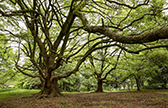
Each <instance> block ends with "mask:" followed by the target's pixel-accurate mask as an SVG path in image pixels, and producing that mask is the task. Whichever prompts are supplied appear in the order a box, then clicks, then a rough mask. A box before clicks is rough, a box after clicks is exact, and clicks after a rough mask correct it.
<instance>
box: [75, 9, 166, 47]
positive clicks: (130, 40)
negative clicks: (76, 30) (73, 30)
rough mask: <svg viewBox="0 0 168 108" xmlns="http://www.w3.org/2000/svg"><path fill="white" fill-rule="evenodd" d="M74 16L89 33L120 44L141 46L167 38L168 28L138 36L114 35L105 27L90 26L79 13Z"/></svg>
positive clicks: (113, 32) (114, 33)
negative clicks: (100, 35)
mask: <svg viewBox="0 0 168 108" xmlns="http://www.w3.org/2000/svg"><path fill="white" fill-rule="evenodd" d="M76 16H77V17H78V18H79V19H80V20H81V21H82V24H83V26H84V27H83V29H84V30H85V31H87V32H89V33H100V34H103V35H105V36H107V37H109V38H110V39H113V41H117V42H120V43H127V44H138V43H139V44H141V43H146V42H153V41H156V40H159V39H167V38H168V35H167V34H168V27H163V28H160V29H157V30H154V31H152V32H148V33H144V34H140V35H132V36H124V35H121V34H118V33H116V32H115V31H114V30H111V29H109V28H107V27H102V26H91V25H89V23H88V20H87V18H86V17H85V15H84V14H83V13H81V12H79V11H78V12H76Z"/></svg>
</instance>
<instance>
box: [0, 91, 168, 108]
mask: <svg viewBox="0 0 168 108" xmlns="http://www.w3.org/2000/svg"><path fill="white" fill-rule="evenodd" d="M164 92H167V93H165V94H161V93H157V91H153V92H152V91H150V92H149V91H148V92H147V91H146V92H144V91H143V92H142V91H140V92H108V93H67V94H64V95H63V97H54V98H45V99H34V98H32V97H25V98H20V97H18V98H16V97H15V98H13V99H6V100H0V108H168V91H164Z"/></svg>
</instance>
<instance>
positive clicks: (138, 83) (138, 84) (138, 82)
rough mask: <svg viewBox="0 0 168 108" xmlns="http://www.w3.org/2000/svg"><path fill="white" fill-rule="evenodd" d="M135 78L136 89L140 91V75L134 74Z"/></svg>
mask: <svg viewBox="0 0 168 108" xmlns="http://www.w3.org/2000/svg"><path fill="white" fill-rule="evenodd" d="M135 80H136V85H137V91H140V81H139V80H140V77H136V76H135Z"/></svg>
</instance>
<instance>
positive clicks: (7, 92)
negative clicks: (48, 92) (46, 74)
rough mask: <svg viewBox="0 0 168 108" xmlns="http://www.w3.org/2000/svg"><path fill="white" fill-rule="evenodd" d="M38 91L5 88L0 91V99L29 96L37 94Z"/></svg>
mask: <svg viewBox="0 0 168 108" xmlns="http://www.w3.org/2000/svg"><path fill="white" fill-rule="evenodd" d="M39 91H40V90H29V89H16V88H7V89H0V99H9V98H13V97H18V96H30V95H31V94H33V93H38V92H39Z"/></svg>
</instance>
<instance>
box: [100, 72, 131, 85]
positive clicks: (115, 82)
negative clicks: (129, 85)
mask: <svg viewBox="0 0 168 108" xmlns="http://www.w3.org/2000/svg"><path fill="white" fill-rule="evenodd" d="M133 75H134V74H130V75H128V76H127V77H126V78H124V79H123V80H122V81H120V82H119V81H110V82H109V81H103V83H106V84H122V83H123V82H125V80H126V79H128V78H129V77H131V76H133Z"/></svg>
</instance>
